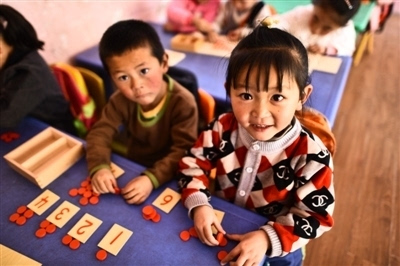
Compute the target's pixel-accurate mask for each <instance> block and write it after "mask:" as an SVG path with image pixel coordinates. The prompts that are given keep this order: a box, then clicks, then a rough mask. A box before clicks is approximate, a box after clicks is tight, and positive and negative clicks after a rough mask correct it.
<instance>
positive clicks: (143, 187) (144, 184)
mask: <svg viewBox="0 0 400 266" xmlns="http://www.w3.org/2000/svg"><path fill="white" fill-rule="evenodd" d="M152 190H153V184H152V183H151V181H150V178H148V177H147V176H145V175H141V176H138V177H136V178H133V179H132V180H131V181H129V183H128V184H126V186H125V187H124V188H122V189H121V194H122V196H123V197H124V199H125V200H126V202H127V203H129V204H140V203H142V202H143V201H145V200H146V199H147V197H148V196H149V195H150V193H151V191H152Z"/></svg>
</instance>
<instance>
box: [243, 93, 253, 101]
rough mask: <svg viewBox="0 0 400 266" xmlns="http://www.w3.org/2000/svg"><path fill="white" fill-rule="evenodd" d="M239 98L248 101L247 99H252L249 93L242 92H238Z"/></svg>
mask: <svg viewBox="0 0 400 266" xmlns="http://www.w3.org/2000/svg"><path fill="white" fill-rule="evenodd" d="M240 98H242V99H243V100H246V101H248V100H251V99H253V96H251V94H250V93H242V94H240Z"/></svg>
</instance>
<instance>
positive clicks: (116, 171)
mask: <svg viewBox="0 0 400 266" xmlns="http://www.w3.org/2000/svg"><path fill="white" fill-rule="evenodd" d="M110 167H111V172H112V173H113V175H114V177H115V178H116V179H117V178H118V177H120V176H121V175H123V174H124V173H125V171H124V170H123V169H122V168H121V167H119V166H118V165H116V164H115V163H113V162H111V164H110Z"/></svg>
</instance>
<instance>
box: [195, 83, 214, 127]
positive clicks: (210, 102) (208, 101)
mask: <svg viewBox="0 0 400 266" xmlns="http://www.w3.org/2000/svg"><path fill="white" fill-rule="evenodd" d="M198 92H199V105H200V106H199V112H200V115H201V116H202V118H203V119H204V122H205V123H207V124H208V123H210V122H211V121H212V120H213V118H214V115H215V99H214V98H213V97H212V96H211V95H210V94H209V93H208V92H206V91H205V90H203V89H201V88H199V89H198Z"/></svg>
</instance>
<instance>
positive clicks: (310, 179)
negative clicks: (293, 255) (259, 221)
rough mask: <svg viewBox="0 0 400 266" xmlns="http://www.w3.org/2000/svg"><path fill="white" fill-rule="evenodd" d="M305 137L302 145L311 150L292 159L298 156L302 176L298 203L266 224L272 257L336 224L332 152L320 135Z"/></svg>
mask: <svg viewBox="0 0 400 266" xmlns="http://www.w3.org/2000/svg"><path fill="white" fill-rule="evenodd" d="M309 134H310V136H312V133H309ZM312 139H315V141H314V140H312ZM302 141H304V142H303V143H301V144H299V145H300V146H302V147H307V149H308V154H306V155H304V156H301V157H302V158H297V159H292V162H291V164H295V160H297V162H296V166H295V167H294V169H293V170H294V173H295V176H297V178H298V182H297V188H296V187H295V188H294V199H293V200H294V203H293V205H292V207H291V208H290V209H289V212H288V213H287V214H285V215H282V216H278V217H276V219H275V220H271V221H269V222H268V224H267V225H266V226H264V227H263V228H262V229H264V230H265V231H266V233H267V234H268V235H269V237H270V239H271V242H272V252H271V254H269V256H270V257H274V256H284V255H287V254H288V253H290V252H293V251H295V250H297V249H299V248H301V247H302V246H304V245H305V244H307V243H308V242H309V241H310V240H312V239H315V238H317V237H319V236H321V235H322V234H323V233H324V232H327V231H329V230H330V229H331V228H332V227H333V218H332V214H333V210H334V206H335V193H334V187H333V164H332V158H331V155H330V153H329V152H328V150H327V149H326V148H325V147H324V146H323V144H322V142H320V141H319V139H318V137H315V136H313V137H312V138H307V139H306V140H305V138H303V139H301V140H300V142H302ZM320 147H322V148H320ZM276 236H278V238H277V237H276Z"/></svg>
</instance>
